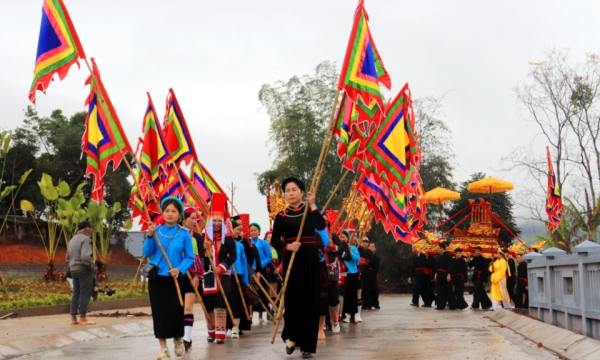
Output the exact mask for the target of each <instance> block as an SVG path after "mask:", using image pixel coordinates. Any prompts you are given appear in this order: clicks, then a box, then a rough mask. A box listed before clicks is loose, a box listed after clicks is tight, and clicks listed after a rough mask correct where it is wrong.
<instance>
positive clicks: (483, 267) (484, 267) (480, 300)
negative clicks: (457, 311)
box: [469, 246, 492, 310]
mask: <svg viewBox="0 0 600 360" xmlns="http://www.w3.org/2000/svg"><path fill="white" fill-rule="evenodd" d="M481 251H482V250H481V247H479V246H478V247H476V248H475V256H474V257H472V256H471V255H469V268H473V278H472V281H473V285H474V286H475V289H474V292H473V304H471V309H479V305H480V304H481V308H482V309H483V310H487V309H489V308H490V307H491V306H492V302H491V301H490V298H489V297H488V294H487V292H486V291H485V285H486V284H487V282H488V278H489V274H488V268H489V265H490V264H489V262H488V260H487V259H486V258H484V257H483V256H482V255H481Z"/></svg>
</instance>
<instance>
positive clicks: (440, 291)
mask: <svg viewBox="0 0 600 360" xmlns="http://www.w3.org/2000/svg"><path fill="white" fill-rule="evenodd" d="M436 289H437V300H436V304H437V308H438V309H441V310H443V309H445V308H446V302H447V303H448V306H449V307H450V310H455V309H456V298H455V297H454V291H453V290H452V281H448V280H446V276H444V275H442V276H440V275H438V279H437V281H436Z"/></svg>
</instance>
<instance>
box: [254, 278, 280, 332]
mask: <svg viewBox="0 0 600 360" xmlns="http://www.w3.org/2000/svg"><path fill="white" fill-rule="evenodd" d="M249 288H250V290H251V291H252V292H253V293H254V294H256V296H258V302H259V303H260V305H261V306H262V308H263V310H264V311H265V312H266V313H267V315H268V317H270V318H271V321H272V322H273V324H276V322H275V318H274V317H273V315H271V312H270V311H269V309H268V308H267V307H266V306H265V303H264V302H263V301H262V300H261V299H260V295H258V292H256V289H254V288H253V287H252V286H249Z"/></svg>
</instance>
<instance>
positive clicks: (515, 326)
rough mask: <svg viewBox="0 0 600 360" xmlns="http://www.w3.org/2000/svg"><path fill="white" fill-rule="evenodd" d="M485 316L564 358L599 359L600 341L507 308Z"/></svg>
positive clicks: (577, 359)
mask: <svg viewBox="0 0 600 360" xmlns="http://www.w3.org/2000/svg"><path fill="white" fill-rule="evenodd" d="M485 317H487V318H488V319H490V320H492V321H495V322H497V323H498V324H500V325H503V326H506V327H507V328H509V329H511V330H513V331H514V332H516V333H519V334H521V335H523V336H524V337H526V338H528V339H530V340H532V341H534V342H536V343H538V346H539V344H540V343H541V345H542V346H543V347H544V348H546V349H548V350H550V351H552V352H554V353H555V354H557V355H559V356H562V357H564V358H566V359H569V360H593V359H600V341H598V340H594V339H591V338H589V337H587V336H583V335H578V334H575V333H574V332H572V331H569V330H565V329H561V328H559V327H556V326H554V325H550V324H546V323H544V322H541V321H539V320H536V319H532V318H529V317H526V316H522V315H519V314H515V313H514V312H512V311H509V310H498V311H493V312H490V313H489V314H487V315H485Z"/></svg>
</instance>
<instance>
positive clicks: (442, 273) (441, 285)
mask: <svg viewBox="0 0 600 360" xmlns="http://www.w3.org/2000/svg"><path fill="white" fill-rule="evenodd" d="M437 252H438V254H440V258H439V259H438V262H437V271H436V273H435V284H436V289H437V301H436V304H437V306H436V308H435V309H436V310H444V309H445V308H446V302H448V306H449V307H450V310H456V298H455V297H454V291H452V272H453V266H452V265H453V264H452V254H450V252H448V251H447V250H446V243H445V242H440V243H439V244H438V248H437Z"/></svg>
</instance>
